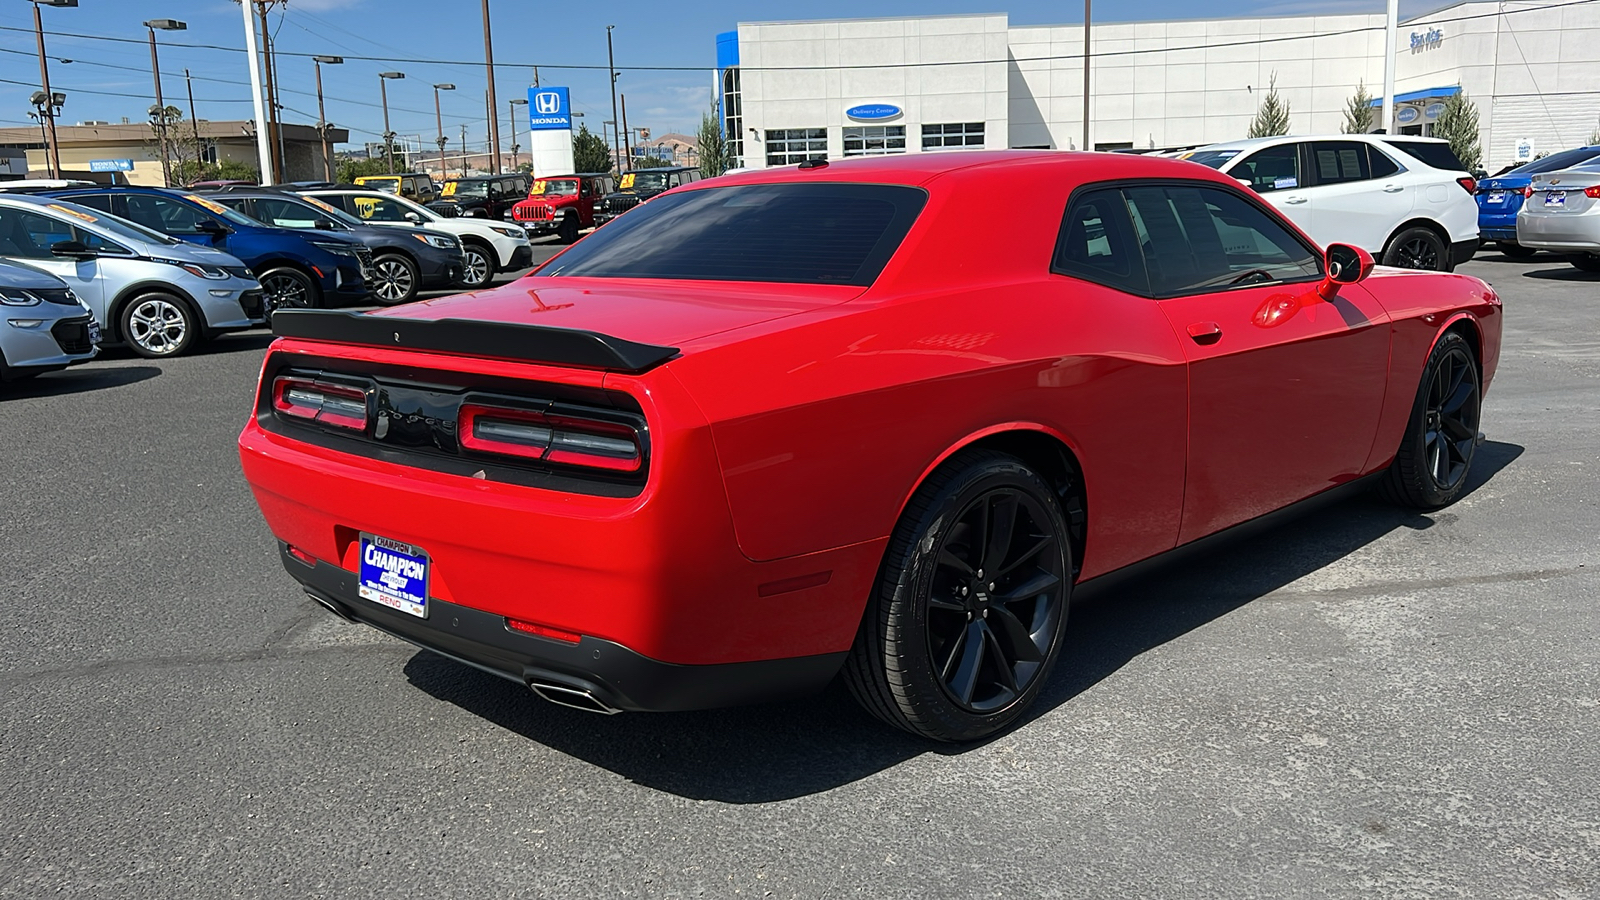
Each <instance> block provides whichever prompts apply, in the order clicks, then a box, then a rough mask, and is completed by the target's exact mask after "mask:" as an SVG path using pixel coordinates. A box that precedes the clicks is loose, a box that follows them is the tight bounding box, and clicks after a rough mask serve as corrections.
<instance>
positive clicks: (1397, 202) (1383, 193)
mask: <svg viewBox="0 0 1600 900" xmlns="http://www.w3.org/2000/svg"><path fill="white" fill-rule="evenodd" d="M1369 150H1371V148H1370V147H1369V146H1368V145H1367V144H1365V143H1363V142H1361V141H1312V142H1310V145H1309V158H1308V161H1309V168H1310V177H1311V180H1312V184H1313V186H1312V187H1311V188H1310V189H1309V190H1308V191H1307V193H1309V194H1311V228H1309V229H1307V230H1306V233H1307V234H1310V235H1312V236H1313V237H1314V238H1315V239H1316V240H1317V241H1318V242H1319V243H1321V244H1323V245H1324V246H1326V245H1327V244H1331V243H1336V242H1337V243H1345V244H1354V245H1356V246H1357V247H1361V248H1362V249H1364V250H1366V251H1367V252H1369V253H1371V254H1373V255H1374V256H1376V255H1378V254H1380V253H1382V252H1383V245H1384V242H1385V241H1387V240H1388V239H1389V235H1390V234H1393V233H1394V230H1395V228H1396V227H1397V226H1399V224H1400V223H1401V222H1404V221H1405V220H1406V217H1407V216H1408V215H1410V213H1411V197H1410V196H1409V195H1408V194H1407V192H1406V189H1405V186H1404V185H1403V184H1402V183H1400V182H1399V181H1398V180H1396V179H1395V178H1393V176H1394V174H1395V173H1397V172H1398V171H1399V167H1398V166H1396V165H1395V164H1394V162H1393V161H1392V160H1390V159H1389V158H1388V157H1384V156H1383V155H1382V154H1381V153H1377V152H1376V151H1372V153H1371V155H1370V156H1369V152H1368V151H1369ZM1371 156H1377V157H1380V159H1378V160H1377V165H1378V168H1377V171H1379V172H1383V173H1384V175H1385V176H1386V177H1383V178H1381V179H1375V178H1374V177H1373V171H1374V169H1373V164H1372V163H1373V160H1372V159H1371ZM1385 163H1387V165H1385Z"/></svg>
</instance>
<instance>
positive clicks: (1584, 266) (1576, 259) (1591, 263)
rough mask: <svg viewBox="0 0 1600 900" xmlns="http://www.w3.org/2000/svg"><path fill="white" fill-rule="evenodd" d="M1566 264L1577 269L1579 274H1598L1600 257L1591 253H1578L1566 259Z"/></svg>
mask: <svg viewBox="0 0 1600 900" xmlns="http://www.w3.org/2000/svg"><path fill="white" fill-rule="evenodd" d="M1567 262H1569V263H1572V264H1573V265H1574V266H1577V267H1578V271H1580V272H1600V256H1597V255H1595V254H1593V253H1579V254H1577V255H1576V256H1569V257H1567Z"/></svg>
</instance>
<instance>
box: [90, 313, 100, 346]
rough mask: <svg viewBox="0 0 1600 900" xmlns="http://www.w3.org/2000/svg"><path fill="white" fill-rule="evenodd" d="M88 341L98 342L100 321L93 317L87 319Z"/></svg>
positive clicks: (91, 342)
mask: <svg viewBox="0 0 1600 900" xmlns="http://www.w3.org/2000/svg"><path fill="white" fill-rule="evenodd" d="M89 343H90V344H91V345H93V344H98V343H100V323H99V322H96V321H95V320H93V319H90V320H89Z"/></svg>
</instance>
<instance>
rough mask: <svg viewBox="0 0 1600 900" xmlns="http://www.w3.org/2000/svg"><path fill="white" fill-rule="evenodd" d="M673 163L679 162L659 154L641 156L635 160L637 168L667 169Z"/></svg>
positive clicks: (634, 165)
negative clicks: (663, 157)
mask: <svg viewBox="0 0 1600 900" xmlns="http://www.w3.org/2000/svg"><path fill="white" fill-rule="evenodd" d="M673 165H677V163H674V162H673V161H672V160H670V159H662V158H661V157H659V156H641V157H639V158H638V159H636V160H634V161H633V167H634V168H635V169H665V168H666V167H668V166H673Z"/></svg>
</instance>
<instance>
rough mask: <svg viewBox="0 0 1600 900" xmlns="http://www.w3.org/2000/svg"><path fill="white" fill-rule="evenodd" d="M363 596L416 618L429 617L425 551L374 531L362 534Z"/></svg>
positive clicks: (359, 590)
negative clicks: (373, 532) (380, 535)
mask: <svg viewBox="0 0 1600 900" xmlns="http://www.w3.org/2000/svg"><path fill="white" fill-rule="evenodd" d="M357 593H359V594H360V595H361V597H362V598H363V599H366V600H371V601H372V602H374V603H382V604H383V605H384V606H387V607H389V608H390V609H398V610H400V611H401V612H403V613H406V614H408V615H413V616H416V617H417V618H419V619H426V618H427V617H428V554H427V552H426V551H424V550H423V549H422V548H421V547H415V546H412V545H411V544H407V543H404V542H402V541H395V540H390V539H389V538H386V537H379V536H377V535H375V534H366V533H364V532H363V533H362V535H361V583H360V585H359V586H358V587H357Z"/></svg>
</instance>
